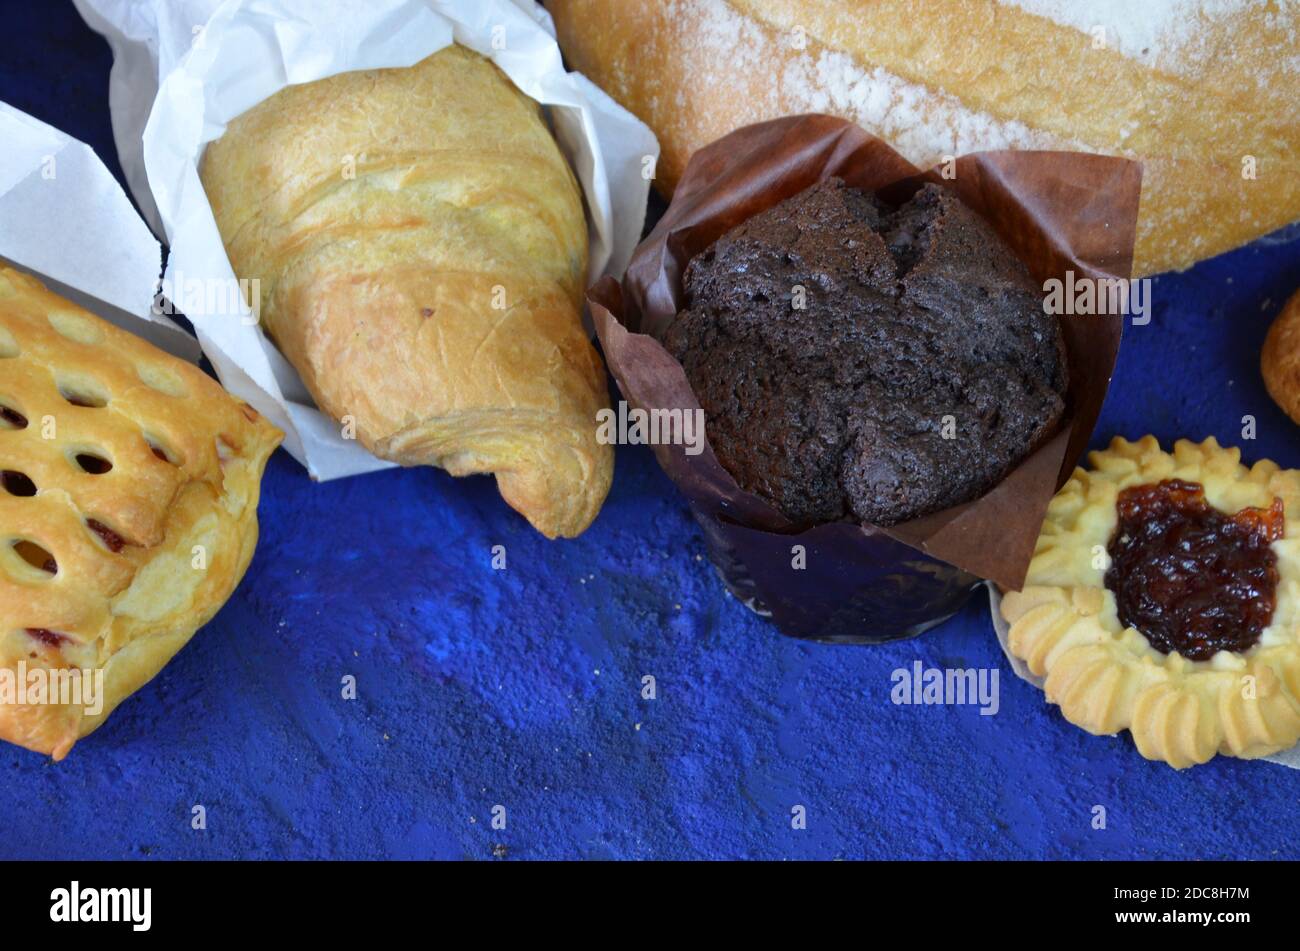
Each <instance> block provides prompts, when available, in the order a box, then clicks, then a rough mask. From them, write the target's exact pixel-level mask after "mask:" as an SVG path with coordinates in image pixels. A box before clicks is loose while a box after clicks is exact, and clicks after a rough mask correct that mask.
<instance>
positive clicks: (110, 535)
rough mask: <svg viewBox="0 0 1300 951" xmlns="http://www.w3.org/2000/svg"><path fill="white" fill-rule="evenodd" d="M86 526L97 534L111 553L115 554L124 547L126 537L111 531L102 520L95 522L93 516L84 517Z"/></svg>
mask: <svg viewBox="0 0 1300 951" xmlns="http://www.w3.org/2000/svg"><path fill="white" fill-rule="evenodd" d="M86 527H87V528H88V529H90V530H91V531H92V532H94V533H95V534H96V535H98V536H99V537H100V538H101V539H102V540H103V542H104V544H105V545H106V546H107V547H108V550H109V551H111V552H112V553H113V554H115V555H116V554H117V553H118V552H120V551H121V550H122V549H123V548H125V547H126V539H125V538H123V537H122V536H121V535H119V534H118V533H117V532H115V531H113V530H112V529H111V528H109V527H108V526H107V525H105V524H104V523H103V522H97V521H95V520H94V519H93V518H88V519H86Z"/></svg>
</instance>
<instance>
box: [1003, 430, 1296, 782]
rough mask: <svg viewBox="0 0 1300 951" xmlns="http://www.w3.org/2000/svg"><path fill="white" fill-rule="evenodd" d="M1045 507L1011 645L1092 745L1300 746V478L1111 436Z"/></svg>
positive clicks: (1213, 448) (1012, 613)
mask: <svg viewBox="0 0 1300 951" xmlns="http://www.w3.org/2000/svg"><path fill="white" fill-rule="evenodd" d="M1090 461H1091V468H1089V469H1083V468H1079V469H1076V470H1075V472H1074V474H1073V476H1072V477H1071V478H1070V480H1069V482H1067V483H1066V484H1065V486H1064V487H1063V488H1062V489H1061V490H1060V492H1059V493H1057V495H1056V497H1055V498H1054V499H1053V500H1052V503H1051V505H1050V507H1049V508H1048V512H1047V518H1046V520H1045V521H1044V523H1043V528H1042V534H1041V536H1040V538H1039V540H1038V546H1037V549H1036V552H1035V555H1034V559H1033V561H1032V563H1031V564H1030V566H1029V575H1028V578H1027V579H1026V582H1025V586H1024V589H1023V590H1022V591H1018V592H1016V591H1013V592H1009V593H1008V594H1007V595H1006V596H1005V597H1004V598H1003V601H1002V615H1003V617H1004V618H1005V619H1006V620H1007V622H1008V623H1009V624H1010V625H1011V627H1010V631H1009V634H1008V646H1009V647H1010V650H1011V652H1012V653H1013V654H1014V655H1015V656H1016V657H1018V658H1020V659H1021V660H1023V661H1025V663H1026V664H1027V665H1028V667H1029V669H1030V671H1031V672H1032V673H1034V674H1035V675H1037V676H1040V677H1045V678H1046V682H1045V685H1044V689H1045V691H1046V694H1047V699H1048V700H1049V701H1050V702H1052V703H1056V704H1059V705H1060V707H1061V712H1062V713H1063V714H1064V715H1065V718H1066V719H1067V720H1069V721H1070V722H1071V723H1074V724H1076V725H1078V726H1080V727H1082V728H1083V729H1085V730H1087V731H1088V732H1090V733H1097V734H1109V733H1117V732H1119V731H1120V730H1129V731H1130V732H1131V733H1132V735H1133V741H1134V743H1135V744H1136V745H1137V748H1138V751H1139V752H1141V754H1142V755H1143V756H1145V757H1147V758H1148V759H1154V760H1163V761H1164V762H1167V763H1169V764H1170V765H1171V766H1174V767H1177V768H1183V767H1186V766H1191V765H1194V764H1197V763H1204V762H1206V761H1207V760H1209V759H1210V758H1212V757H1213V756H1214V755H1215V754H1216V753H1222V754H1224V755H1228V756H1238V757H1243V758H1254V757H1259V756H1267V755H1269V754H1271V753H1276V752H1278V751H1280V750H1284V749H1288V748H1289V747H1291V746H1294V745H1295V743H1296V741H1297V740H1298V739H1300V519H1298V518H1297V516H1298V515H1300V472H1296V471H1294V470H1289V469H1286V470H1284V469H1280V468H1279V467H1278V466H1277V465H1276V464H1274V463H1272V462H1268V461H1262V462H1258V463H1256V464H1255V465H1253V466H1251V467H1249V468H1247V467H1246V466H1244V465H1242V464H1241V453H1240V452H1239V451H1238V450H1236V449H1224V448H1222V447H1220V446H1219V444H1218V443H1217V442H1215V441H1214V440H1213V439H1207V440H1206V441H1205V442H1203V443H1201V444H1199V445H1198V444H1196V443H1192V442H1189V441H1187V440H1179V441H1178V442H1177V443H1176V444H1175V446H1174V451H1173V452H1172V453H1167V452H1164V451H1163V450H1162V449H1161V448H1160V445H1159V443H1158V442H1157V441H1156V440H1155V438H1154V437H1152V436H1146V437H1144V438H1143V439H1140V440H1138V441H1137V442H1128V441H1126V440H1124V439H1115V440H1114V441H1113V442H1112V443H1111V445H1110V448H1109V449H1107V450H1105V451H1102V452H1094V453H1092V454H1091V456H1090Z"/></svg>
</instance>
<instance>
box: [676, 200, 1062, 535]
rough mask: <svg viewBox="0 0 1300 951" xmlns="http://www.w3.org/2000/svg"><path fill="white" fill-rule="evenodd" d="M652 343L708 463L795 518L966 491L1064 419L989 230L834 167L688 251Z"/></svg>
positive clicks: (1024, 299)
mask: <svg viewBox="0 0 1300 951" xmlns="http://www.w3.org/2000/svg"><path fill="white" fill-rule="evenodd" d="M684 281H685V290H686V294H687V300H688V304H687V307H686V309H684V310H683V311H681V312H680V313H679V314H678V315H677V316H676V318H675V319H674V320H673V322H672V324H671V325H670V326H669V328H668V329H667V331H666V332H665V333H664V335H663V339H662V342H663V344H664V346H665V347H666V348H667V349H668V351H669V352H670V353H672V354H673V356H674V357H676V358H677V360H678V361H679V362H680V363H681V364H682V366H683V367H684V368H685V370H686V375H687V378H688V379H689V380H690V383H691V386H692V387H693V388H694V390H695V393H696V395H697V396H698V397H699V400H700V404H701V405H702V406H703V407H704V412H705V427H706V431H707V434H708V438H709V443H710V445H712V447H713V450H714V452H715V453H716V454H717V457H718V460H719V462H721V463H722V465H723V466H724V467H725V468H726V469H727V471H728V472H730V473H731V475H732V476H733V477H734V478H735V479H736V481H737V483H739V484H740V486H741V487H742V488H744V489H745V490H747V491H749V492H753V493H754V494H756V495H759V496H761V497H763V498H764V499H766V500H768V501H769V502H770V503H772V504H773V505H774V506H775V507H776V508H778V509H779V510H780V511H781V512H783V513H784V514H785V515H786V517H788V518H789V519H791V520H792V521H793V522H795V523H797V524H813V523H819V522H828V521H834V520H838V519H856V520H859V521H863V522H869V523H872V524H876V525H891V524H894V523H897V522H901V521H906V520H908V519H912V518H917V517H919V516H922V515H926V514H929V513H931V512H936V511H939V510H941V509H944V508H947V507H949V506H952V505H956V504H959V503H961V502H967V501H970V500H971V499H974V498H977V497H978V496H980V495H982V494H983V493H984V492H986V491H988V489H990V488H992V487H993V486H994V485H995V484H997V482H999V481H1000V480H1001V479H1002V478H1003V477H1005V476H1006V474H1007V473H1008V472H1009V471H1010V470H1011V469H1012V468H1014V467H1015V465H1016V464H1017V463H1018V462H1020V461H1021V460H1022V459H1023V458H1024V457H1025V456H1027V455H1028V454H1029V453H1030V452H1032V451H1033V450H1034V449H1035V448H1036V447H1037V446H1038V445H1040V444H1041V443H1042V442H1043V441H1044V440H1045V439H1046V438H1048V437H1049V436H1050V435H1051V434H1052V433H1053V431H1054V430H1055V429H1056V428H1057V426H1058V425H1059V424H1060V421H1061V416H1062V414H1063V412H1064V409H1065V392H1066V383H1067V380H1066V359H1065V346H1064V341H1063V340H1062V337H1061V328H1060V324H1059V322H1058V321H1057V319H1056V317H1054V316H1052V315H1049V314H1045V313H1044V312H1043V307H1042V292H1041V290H1040V288H1039V287H1038V286H1037V285H1036V284H1035V283H1034V281H1033V280H1032V279H1031V278H1030V276H1029V273H1028V271H1027V270H1026V268H1025V267H1024V265H1023V264H1022V263H1021V262H1020V261H1019V260H1018V259H1017V258H1016V257H1015V255H1014V254H1013V253H1012V252H1011V250H1010V249H1009V248H1008V247H1007V246H1006V245H1005V244H1004V243H1003V242H1002V240H1001V239H1000V238H999V237H998V236H997V234H996V233H995V232H994V231H993V230H992V229H991V228H990V227H989V226H988V225H987V224H986V223H985V222H984V221H983V220H982V219H981V218H980V217H979V216H978V215H977V214H975V213H974V212H973V211H971V210H970V209H969V208H967V207H966V206H965V205H963V204H962V203H961V201H960V200H959V199H957V198H956V197H955V196H954V195H953V194H952V193H951V192H949V191H947V190H945V189H943V188H940V187H938V186H936V185H926V186H924V187H923V188H921V189H920V190H919V191H918V192H916V194H915V195H914V196H913V197H912V198H911V199H910V200H908V201H907V202H906V203H904V204H903V205H901V206H898V207H896V208H895V207H890V206H887V205H885V204H884V203H882V202H880V201H879V200H878V199H877V198H876V197H875V196H872V195H869V194H866V193H864V192H860V191H857V190H855V189H852V188H849V187H847V186H845V185H844V183H843V182H841V181H839V180H837V179H832V180H830V181H827V182H824V183H821V184H818V185H815V186H813V187H812V188H809V189H807V190H806V191H803V192H801V193H800V194H798V195H795V196H794V197H793V198H790V199H787V200H786V201H784V202H782V203H781V204H779V205H776V206H775V207H773V208H771V209H769V210H767V211H765V212H763V213H761V214H759V215H756V216H754V217H753V218H750V219H749V220H748V221H746V222H744V223H743V224H741V225H739V226H738V227H736V228H733V229H732V230H731V231H729V232H728V233H727V234H726V235H724V236H723V237H722V238H721V239H719V240H718V241H717V242H715V243H714V244H713V245H712V246H711V247H710V248H708V249H707V250H705V251H704V252H702V253H701V254H699V255H697V256H696V257H695V258H694V259H692V261H691V262H690V264H689V265H688V267H687V269H686V274H685V278H684Z"/></svg>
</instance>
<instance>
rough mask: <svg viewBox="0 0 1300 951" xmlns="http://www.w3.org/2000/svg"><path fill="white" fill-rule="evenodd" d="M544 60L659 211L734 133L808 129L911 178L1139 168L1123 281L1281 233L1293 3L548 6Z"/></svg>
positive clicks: (600, 0) (1295, 83) (666, 0)
mask: <svg viewBox="0 0 1300 951" xmlns="http://www.w3.org/2000/svg"><path fill="white" fill-rule="evenodd" d="M547 9H548V10H550V11H551V14H552V16H553V17H554V19H555V23H556V28H557V32H558V34H559V38H560V46H561V49H562V50H563V51H564V54H565V56H566V58H567V59H568V61H569V64H570V66H571V67H572V68H574V69H576V70H578V71H580V72H582V73H584V74H586V75H587V76H589V77H590V78H591V79H592V80H593V81H594V82H596V83H597V84H598V85H600V86H602V87H603V88H604V89H605V90H606V91H607V92H609V93H610V94H611V95H612V96H613V97H614V98H615V99H616V100H618V101H619V102H620V103H622V104H623V105H624V106H625V107H627V108H628V109H629V110H630V111H632V112H633V113H635V114H636V115H638V116H639V117H640V118H642V119H643V120H645V121H646V123H647V124H649V126H650V127H651V128H652V129H653V130H654V131H655V133H656V134H657V135H658V136H659V140H660V143H661V145H662V149H663V153H662V158H661V160H660V166H659V168H658V177H657V182H656V184H657V186H658V187H659V188H660V190H661V191H663V192H664V193H665V194H667V195H671V192H672V189H673V187H674V186H675V184H676V182H677V179H678V178H679V177H680V176H681V173H682V170H683V169H684V168H685V166H686V162H687V160H688V159H689V158H690V155H691V153H692V152H694V151H695V150H696V149H698V148H700V147H701V146H703V145H705V144H707V143H709V142H712V141H714V140H715V139H717V138H719V137H721V136H723V135H725V134H726V133H728V132H730V131H732V130H733V129H735V128H737V127H739V126H742V125H746V124H748V123H752V122H758V121H761V120H765V119H771V118H775V117H777V116H781V115H791V114H799V113H804V112H825V113H831V114H833V115H838V116H842V117H844V118H846V119H850V120H852V121H854V122H857V123H858V124H859V125H861V126H862V127H863V128H865V129H866V130H867V131H868V132H871V133H873V134H875V135H878V136H880V137H881V138H884V139H886V140H887V141H888V142H889V143H890V144H891V145H893V146H894V147H895V148H896V149H898V150H899V151H900V152H901V153H902V154H903V155H904V156H906V157H907V158H908V159H909V160H910V161H912V162H913V163H914V164H916V165H919V166H921V167H930V166H933V165H935V164H937V163H939V162H941V161H943V159H944V157H945V156H949V155H960V154H963V153H967V152H972V151H979V150H986V149H1069V150H1080V151H1090V152H1098V153H1103V154H1108V155H1121V156H1125V157H1129V158H1134V159H1137V160H1140V161H1141V162H1142V163H1143V165H1144V180H1143V190H1142V205H1141V214H1140V218H1139V221H1138V234H1137V245H1136V249H1135V261H1134V274H1135V275H1138V276H1141V275H1145V274H1153V273H1158V272H1161V271H1166V270H1172V269H1182V268H1186V267H1188V266H1190V265H1192V264H1194V263H1195V262H1197V261H1199V260H1202V259H1204V258H1208V257H1211V256H1213V255H1215V254H1218V253H1220V252H1223V251H1227V250H1229V249H1231V248H1233V247H1236V246H1238V245H1240V244H1243V243H1245V242H1247V241H1250V240H1251V239H1253V238H1256V237H1258V236H1260V235H1262V234H1266V233H1268V232H1270V231H1272V230H1274V229H1276V228H1279V227H1281V226H1283V225H1285V224H1287V223H1288V222H1291V221H1294V220H1296V219H1297V218H1300V160H1298V159H1297V155H1300V122H1298V120H1297V111H1296V107H1295V103H1296V101H1297V99H1300V62H1298V55H1297V44H1296V40H1295V37H1296V36H1297V34H1298V33H1300V4H1298V3H1294V2H1290V0H1286V2H1279V0H1265V2H1248V0H1161V2H1151V3H1133V4H1112V3H1105V4H1085V3H1066V2H1061V0H1014V2H1012V0H1000V2H999V0H945V2H943V3H932V4H917V3H915V2H914V0H619V2H617V3H609V2H607V0H549V2H548V3H547Z"/></svg>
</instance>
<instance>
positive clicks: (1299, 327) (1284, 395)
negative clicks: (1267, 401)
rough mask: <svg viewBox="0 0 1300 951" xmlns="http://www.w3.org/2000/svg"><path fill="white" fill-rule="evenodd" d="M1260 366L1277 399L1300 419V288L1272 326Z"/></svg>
mask: <svg viewBox="0 0 1300 951" xmlns="http://www.w3.org/2000/svg"><path fill="white" fill-rule="evenodd" d="M1259 366H1260V371H1261V372H1262V373H1263V375H1264V385H1265V386H1266V387H1267V388H1268V395H1269V396H1271V397H1273V402H1275V403H1277V405H1278V406H1280V407H1282V411H1283V412H1284V413H1286V414H1287V415H1288V416H1290V417H1291V418H1292V419H1293V420H1295V421H1296V422H1297V423H1300V292H1297V293H1296V294H1294V295H1293V296H1292V297H1291V299H1290V300H1289V301H1287V305H1286V306H1285V307H1284V308H1282V313H1280V314H1278V315H1277V319H1276V320H1274V321H1273V326H1271V327H1270V328H1269V329H1268V336H1267V337H1265V338H1264V349H1263V351H1261V353H1260V356H1259Z"/></svg>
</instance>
